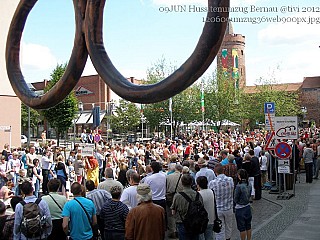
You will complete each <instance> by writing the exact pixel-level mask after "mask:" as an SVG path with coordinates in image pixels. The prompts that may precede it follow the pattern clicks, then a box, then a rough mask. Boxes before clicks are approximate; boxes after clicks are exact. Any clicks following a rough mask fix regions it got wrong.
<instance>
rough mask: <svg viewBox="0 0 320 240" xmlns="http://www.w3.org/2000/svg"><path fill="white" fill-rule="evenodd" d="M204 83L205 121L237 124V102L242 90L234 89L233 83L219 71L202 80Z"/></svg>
mask: <svg viewBox="0 0 320 240" xmlns="http://www.w3.org/2000/svg"><path fill="white" fill-rule="evenodd" d="M204 83H205V87H204V89H205V93H204V94H205V103H206V104H205V120H206V121H213V122H218V121H219V122H220V126H217V127H218V129H220V127H221V123H222V121H223V120H225V119H227V120H230V121H235V122H239V120H240V118H239V115H240V109H239V100H240V99H241V98H242V90H241V89H237V88H236V87H235V82H234V80H233V79H231V78H230V77H229V76H228V75H225V74H224V73H223V72H222V70H221V69H218V70H217V71H216V72H213V73H212V75H211V76H209V77H207V78H205V79H204Z"/></svg>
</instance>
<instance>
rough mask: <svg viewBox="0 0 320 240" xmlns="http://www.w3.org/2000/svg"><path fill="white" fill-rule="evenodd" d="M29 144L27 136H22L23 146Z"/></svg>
mask: <svg viewBox="0 0 320 240" xmlns="http://www.w3.org/2000/svg"><path fill="white" fill-rule="evenodd" d="M27 142H28V138H27V136H26V135H21V144H26V143H27Z"/></svg>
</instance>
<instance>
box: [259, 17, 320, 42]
mask: <svg viewBox="0 0 320 240" xmlns="http://www.w3.org/2000/svg"><path fill="white" fill-rule="evenodd" d="M282 17H285V18H286V20H297V19H300V20H302V18H303V19H304V20H305V21H306V22H301V23H300V24H297V23H289V22H287V23H276V24H269V25H268V26H267V27H266V28H264V29H262V30H260V31H259V32H258V39H259V41H260V42H261V43H263V44H270V45H292V44H302V43H304V42H307V41H309V40H310V38H317V39H319V37H320V25H319V24H308V22H309V21H310V20H311V19H318V21H320V17H319V16H317V15H316V14H311V13H310V14H308V15H306V14H296V15H285V16H282Z"/></svg>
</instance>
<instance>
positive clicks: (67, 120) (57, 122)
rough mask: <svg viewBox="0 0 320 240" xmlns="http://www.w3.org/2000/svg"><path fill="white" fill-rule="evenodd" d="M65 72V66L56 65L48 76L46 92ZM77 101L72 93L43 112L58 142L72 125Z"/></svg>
mask: <svg viewBox="0 0 320 240" xmlns="http://www.w3.org/2000/svg"><path fill="white" fill-rule="evenodd" d="M65 70H66V64H64V65H62V64H61V65H57V67H56V68H55V69H54V70H53V72H52V73H51V75H50V77H51V78H50V82H49V84H48V86H47V87H46V88H45V89H44V91H45V92H48V91H49V90H50V89H51V88H52V87H53V86H54V85H55V84H56V83H57V82H58V81H59V79H60V78H61V77H62V75H63V73H64V71H65ZM77 106H78V100H77V98H76V96H75V93H74V91H72V92H71V93H70V94H69V95H68V96H67V97H66V98H65V99H64V100H63V101H62V102H60V103H59V104H57V105H56V106H54V107H52V108H49V109H46V110H43V115H44V117H45V118H46V119H47V121H48V122H49V123H50V126H51V127H53V128H54V129H55V130H56V133H57V138H58V142H59V138H60V135H61V134H62V133H63V132H66V131H67V130H68V128H70V127H71V126H72V124H73V121H74V118H75V115H76V113H77V110H78V109H77Z"/></svg>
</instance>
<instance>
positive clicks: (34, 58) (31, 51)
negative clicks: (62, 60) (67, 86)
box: [21, 42, 58, 70]
mask: <svg viewBox="0 0 320 240" xmlns="http://www.w3.org/2000/svg"><path fill="white" fill-rule="evenodd" d="M57 62H58V60H57V59H56V57H55V56H54V55H53V54H52V52H51V50H50V49H49V48H48V47H45V46H42V45H39V44H33V43H25V42H22V44H21V64H22V67H24V68H32V69H34V70H51V69H53V68H54V67H55V66H56V65H57Z"/></svg>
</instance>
